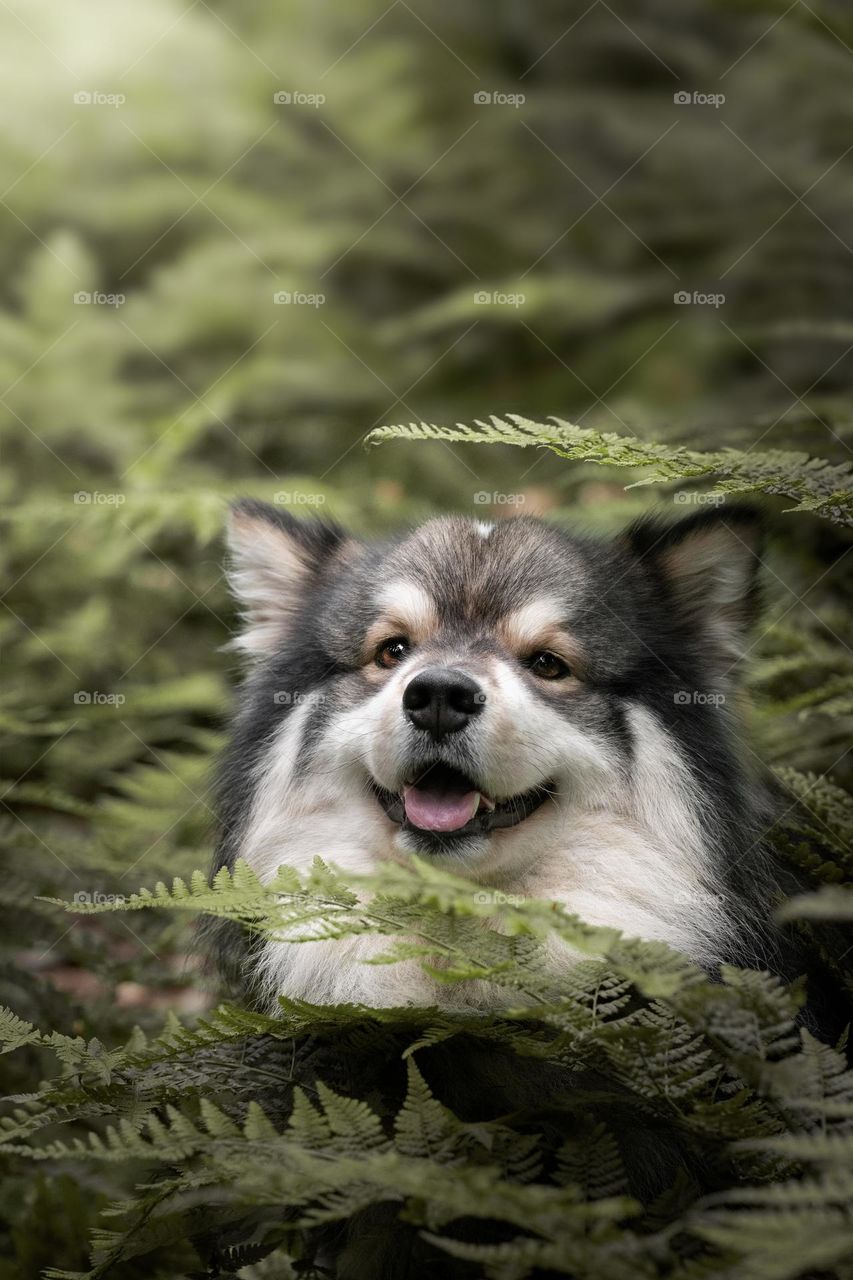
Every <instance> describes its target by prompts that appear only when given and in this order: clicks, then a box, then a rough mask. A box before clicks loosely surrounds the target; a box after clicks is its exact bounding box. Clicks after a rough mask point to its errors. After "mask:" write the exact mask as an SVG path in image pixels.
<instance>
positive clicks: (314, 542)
mask: <svg viewBox="0 0 853 1280" xmlns="http://www.w3.org/2000/svg"><path fill="white" fill-rule="evenodd" d="M346 545H349V546H352V547H354V546H355V542H354V540H351V539H350V538H349V536H348V535H347V534H346V533H345V531H344V530H343V529H341V528H340V526H338V525H336V524H333V523H331V522H323V521H320V520H297V519H296V518H295V517H294V516H292V515H290V513H289V512H287V511H283V510H281V509H280V508H278V507H271V506H270V505H269V504H268V503H266V502H258V501H256V500H255V499H254V498H242V499H241V500H240V501H239V502H235V503H234V505H233V506H232V507H231V513H230V519H229V522H228V551H229V557H228V579H229V582H230V584H231V590H232V591H233V593H234V595H235V597H236V599H237V601H238V603H239V604H240V606H241V615H242V618H243V623H244V628H243V631H242V633H241V634H240V635H239V636H238V637H237V638H236V639H235V640H234V642H233V647H234V648H236V649H242V650H243V651H244V652H245V653H247V654H248V655H249V656H250V657H253V658H258V659H259V658H263V657H265V656H267V655H268V654H270V653H272V652H274V651H275V649H276V647H277V646H278V645H279V644H280V643H281V641H282V640H283V639H284V637H285V636H286V635H287V631H288V626H289V624H290V623H291V621H292V619H293V618H294V617H295V615H296V614H297V613H298V612H299V609H300V606H301V604H302V602H303V600H304V597H305V593H306V591H307V590H308V589H309V588H310V586H311V582H312V580H313V579H314V578H315V577H316V576H317V575H318V574H319V573H320V572H321V571H322V570H323V568H325V567H326V566H327V565H328V564H329V563H330V562H331V561H332V560H333V559H334V558H335V557H336V556H338V555H340V554H341V552H342V550H343V548H344V547H345V546H346Z"/></svg>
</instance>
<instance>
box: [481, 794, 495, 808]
mask: <svg viewBox="0 0 853 1280" xmlns="http://www.w3.org/2000/svg"><path fill="white" fill-rule="evenodd" d="M478 807H479V808H480V809H488V810H490V811H491V810H492V809H494V807H495V802H494V800H490V799H489V797H488V796H484V795H483V793H482V791H481V792H480V804H479V806H478Z"/></svg>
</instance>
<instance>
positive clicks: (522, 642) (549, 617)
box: [501, 596, 566, 649]
mask: <svg viewBox="0 0 853 1280" xmlns="http://www.w3.org/2000/svg"><path fill="white" fill-rule="evenodd" d="M565 611H566V606H565V604H564V603H563V601H562V600H559V599H558V598H557V597H556V596H539V597H538V599H536V600H529V601H528V602H527V604H523V605H522V606H521V608H519V609H513V611H512V613H508V614H506V616H505V617H504V618H503V619H502V622H501V629H502V630H503V632H504V636H505V638H506V641H507V644H508V645H509V647H510V648H511V649H523V648H525V646H527V645H531V644H536V643H537V642H538V641H539V640H541V639H542V638H543V637H545V636H548V635H550V634H552V633H553V632H555V631H557V630H558V629H559V628H560V625H561V622H562V618H563V615H564V614H565Z"/></svg>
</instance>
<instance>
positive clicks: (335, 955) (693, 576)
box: [215, 499, 777, 1009]
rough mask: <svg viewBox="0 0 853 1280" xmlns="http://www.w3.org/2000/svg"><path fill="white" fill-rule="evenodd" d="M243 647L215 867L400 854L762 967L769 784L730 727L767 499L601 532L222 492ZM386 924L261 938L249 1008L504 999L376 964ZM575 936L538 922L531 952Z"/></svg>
mask: <svg viewBox="0 0 853 1280" xmlns="http://www.w3.org/2000/svg"><path fill="white" fill-rule="evenodd" d="M229 547H230V578H231V584H232V587H233V591H234V594H235V596H236V598H237V601H238V602H239V606H240V609H241V611H242V629H241V631H240V634H239V636H238V638H237V640H236V642H235V643H236V646H237V647H238V648H239V649H240V650H241V651H242V653H243V654H244V655H245V657H246V658H247V660H248V663H249V670H248V674H247V676H246V679H245V682H244V684H243V686H242V690H241V694H240V706H239V711H238V714H237V716H236V721H235V725H234V731H233V735H232V740H231V745H230V748H229V750H228V752H227V755H226V758H225V762H224V766H223V769H222V776H221V794H222V805H221V817H222V829H223V836H222V840H221V843H220V847H219V849H218V852H217V855H216V864H215V865H216V866H217V867H218V866H222V865H232V864H233V862H234V860H235V859H236V858H237V857H241V858H244V859H246V861H247V862H248V863H249V865H250V866H251V867H252V868H253V869H254V870H255V871H256V872H257V873H258V875H259V876H260V878H261V879H262V880H264V881H268V880H270V879H271V878H272V877H273V876H274V874H275V872H276V870H277V868H278V867H279V866H280V865H282V864H287V865H288V866H290V867H294V868H296V869H298V870H300V871H305V870H307V869H308V868H309V867H310V865H311V862H312V860H313V859H314V857H315V855H318V854H319V855H321V856H322V857H323V858H324V859H326V860H328V861H329V862H331V863H333V864H334V865H336V866H338V867H340V868H341V869H342V870H343V871H344V872H347V871H350V872H357V873H362V872H368V871H370V870H371V869H374V868H376V867H377V866H379V865H381V864H382V863H383V862H384V861H387V860H392V861H393V860H396V861H403V862H405V861H406V860H407V859H408V858H409V857H410V856H411V855H413V854H416V855H418V856H419V857H420V858H426V859H430V860H432V861H433V862H434V863H436V864H437V865H440V866H442V867H447V868H449V869H451V870H452V871H454V872H456V873H457V874H460V875H463V876H465V877H467V878H469V879H470V880H471V881H472V882H473V884H474V886H476V888H477V890H478V891H480V892H491V893H495V894H498V893H501V894H506V895H518V896H522V897H525V898H541V899H546V900H549V901H554V902H558V903H561V904H562V905H563V906H564V907H565V908H566V910H567V911H569V912H572V913H577V915H579V916H580V917H581V918H582V919H583V920H584V921H586V922H587V923H589V924H593V925H602V926H610V927H613V928H616V929H618V930H620V931H622V933H624V934H625V935H629V936H633V937H639V938H642V939H649V940H658V941H661V942H664V943H667V944H669V945H670V946H671V947H673V948H676V949H677V950H678V951H680V952H682V953H684V954H686V955H687V956H688V957H690V959H691V960H693V961H694V962H695V963H696V964H697V965H699V966H701V967H702V968H703V969H705V970H706V971H708V972H710V973H714V972H715V971H716V970H717V969H718V968H719V966H720V965H721V964H723V963H726V962H733V963H738V964H745V965H752V966H754V967H773V966H774V961H775V960H776V959H777V957H776V956H775V951H774V949H775V947H776V943H775V941H774V934H773V930H772V928H771V927H770V926H769V925H768V924H767V921H768V920H769V918H770V908H769V907H768V903H769V902H771V901H772V899H773V896H774V893H775V892H776V889H777V886H776V883H775V881H774V878H773V873H772V870H771V864H770V859H769V857H768V853H767V849H766V847H765V840H764V833H765V831H766V828H767V827H768V826H769V825H770V822H771V820H772V819H771V816H770V814H771V801H770V800H769V798H768V792H767V790H766V788H765V786H764V783H763V781H762V775H761V770H760V767H757V763H756V759H755V756H754V754H753V753H752V751H751V749H750V747H749V746H748V744H747V743H746V741H745V739H744V735H743V731H742V728H741V726H740V718H739V701H740V698H741V695H740V693H739V686H740V683H741V681H740V672H741V667H742V663H743V659H744V658H745V657H746V655H747V653H748V650H749V647H750V627H751V625H752V623H753V621H754V619H755V615H756V609H757V602H758V580H759V567H760V561H761V547H762V519H761V516H760V513H759V512H758V511H757V510H756V509H755V508H754V507H752V506H750V505H741V504H732V505H727V506H723V507H717V506H714V507H707V508H703V509H702V510H701V511H698V512H696V513H693V514H691V515H688V516H686V517H684V518H681V519H679V520H677V521H674V522H670V521H664V520H661V519H660V518H659V517H651V518H643V519H641V520H640V521H639V522H637V523H634V524H633V525H631V526H630V527H629V528H627V529H626V530H625V531H624V532H622V533H621V534H619V535H618V536H616V537H613V538H609V539H602V538H593V537H589V536H583V535H577V534H574V533H570V532H566V531H565V530H564V529H563V528H561V527H559V526H557V525H555V524H553V523H547V522H545V521H542V520H539V519H536V518H529V517H516V518H511V519H507V520H503V521H498V522H496V523H486V522H483V521H480V520H474V519H469V518H464V517H461V516H446V517H445V516H443V517H439V518H436V519H432V520H429V521H427V522H426V523H425V524H423V525H422V526H421V527H419V528H416V529H414V530H412V531H407V532H404V533H402V534H401V535H400V536H398V537H394V538H391V539H388V540H385V541H377V542H366V541H361V540H359V539H357V538H355V537H353V536H351V535H350V534H349V533H347V532H346V531H344V530H343V529H342V528H340V527H338V526H337V525H336V524H334V523H324V522H320V521H317V520H308V519H297V518H295V517H293V516H291V515H290V514H289V513H287V512H286V511H284V510H282V509H280V508H276V507H272V506H268V505H266V504H264V503H262V502H258V501H255V500H248V499H247V500H242V501H239V502H238V503H236V505H235V506H234V507H233V509H232V512H231V519H230V529H229ZM386 949H387V939H384V938H381V937H374V936H369V935H358V936H353V937H347V938H344V939H340V940H337V941H323V940H318V941H310V942H300V943H288V942H286V941H268V942H265V943H264V944H263V945H262V947H261V949H260V950H259V951H256V952H254V953H253V955H252V959H251V964H252V967H253V973H252V981H253V985H254V986H255V988H256V990H257V991H259V992H260V993H261V999H262V1001H263V1003H264V1004H266V1005H267V1006H268V1007H270V1008H273V1009H274V1008H275V1007H276V999H277V997H278V996H279V995H285V996H288V997H293V998H302V999H305V1000H309V1001H312V1002H314V1003H343V1002H354V1003H359V1004H363V1005H368V1006H383V1005H384V1006H391V1005H404V1004H415V1005H434V1004H438V1005H442V1006H444V1007H465V1008H468V1007H471V1006H475V1007H477V1008H496V1007H499V1005H500V1003H501V999H502V998H505V997H502V996H501V993H500V991H499V990H498V988H497V987H496V986H494V985H492V986H490V985H489V984H487V983H478V982H473V981H472V982H463V983H456V984H446V983H444V984H443V983H439V982H437V981H436V980H434V979H433V978H432V977H430V976H428V975H427V974H426V973H425V972H424V971H423V969H422V968H421V966H420V965H419V964H417V963H416V962H415V961H401V962H399V963H396V964H382V965H371V964H366V963H364V961H366V960H369V959H370V958H371V957H372V956H375V955H376V954H378V953H379V952H380V951H384V950H386ZM575 961H576V957H575V956H573V955H572V953H571V952H570V951H569V950H568V948H563V947H559V946H557V945H556V944H555V946H554V947H553V948H551V950H550V951H549V955H548V962H549V963H550V964H553V965H554V966H555V968H557V969H559V968H560V967H561V966H562V967H567V966H570V965H571V964H572V963H574V962H575Z"/></svg>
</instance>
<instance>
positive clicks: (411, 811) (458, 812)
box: [403, 787, 480, 831]
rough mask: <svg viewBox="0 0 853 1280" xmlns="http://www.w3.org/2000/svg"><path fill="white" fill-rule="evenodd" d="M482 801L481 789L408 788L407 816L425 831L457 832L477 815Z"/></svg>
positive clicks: (412, 822)
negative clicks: (439, 789)
mask: <svg viewBox="0 0 853 1280" xmlns="http://www.w3.org/2000/svg"><path fill="white" fill-rule="evenodd" d="M479 802H480V793H479V791H465V792H461V791H426V790H421V788H420V787H404V789H403V805H404V807H405V810H406V817H407V818H408V819H409V822H411V824H412V826H413V827H420V829H421V831H457V830H458V829H459V828H460V827H464V826H465V823H466V822H468V821H469V820H470V819H471V818H473V816H474V814H475V813H476V812H477V806H478V804H479Z"/></svg>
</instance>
